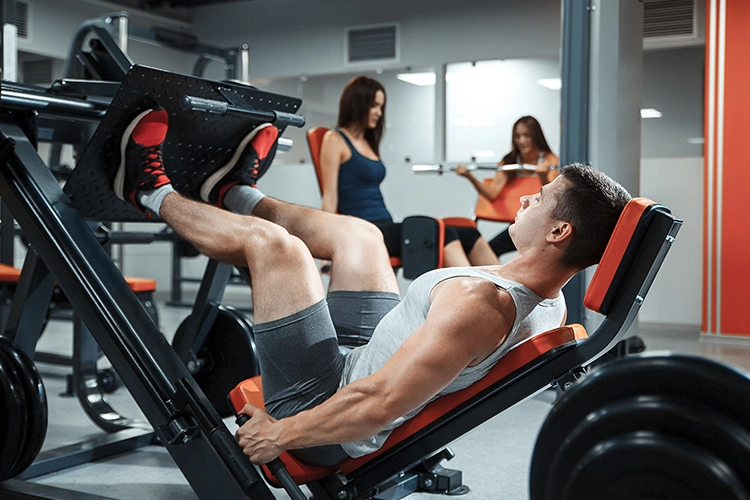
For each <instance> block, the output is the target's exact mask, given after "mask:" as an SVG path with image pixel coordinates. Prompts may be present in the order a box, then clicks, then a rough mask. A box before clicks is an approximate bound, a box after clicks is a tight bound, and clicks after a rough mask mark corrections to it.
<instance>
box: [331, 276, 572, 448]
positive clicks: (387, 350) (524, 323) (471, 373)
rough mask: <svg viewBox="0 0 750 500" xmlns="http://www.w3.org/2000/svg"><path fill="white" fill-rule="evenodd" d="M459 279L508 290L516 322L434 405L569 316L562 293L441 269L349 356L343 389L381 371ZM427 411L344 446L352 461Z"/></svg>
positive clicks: (426, 278) (411, 291) (416, 286)
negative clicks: (437, 291) (434, 300)
mask: <svg viewBox="0 0 750 500" xmlns="http://www.w3.org/2000/svg"><path fill="white" fill-rule="evenodd" d="M458 276H469V277H476V278H481V279H486V280H489V281H491V282H493V283H494V284H495V285H496V286H497V287H498V288H502V289H503V290H506V291H507V292H508V293H509V294H510V296H511V297H512V298H513V302H514V304H515V306H516V317H515V321H514V323H513V327H512V328H511V330H510V333H509V334H508V337H507V339H506V340H505V342H503V343H502V345H501V346H500V347H498V348H497V350H495V351H494V352H493V353H492V354H490V355H489V356H488V357H487V358H486V359H484V360H483V361H482V362H481V363H479V364H477V365H476V366H470V367H468V368H466V369H465V370H464V371H463V372H461V373H460V374H459V376H458V377H457V378H456V379H455V380H454V381H453V382H451V383H450V384H449V385H448V386H447V387H446V388H445V389H443V390H442V391H440V393H438V394H437V395H436V396H435V397H434V398H433V399H432V400H434V399H437V398H438V397H440V396H443V395H445V394H450V393H452V392H456V391H459V390H461V389H464V388H466V387H468V386H470V385H471V384H473V383H474V382H476V381H477V380H479V379H480V378H482V377H484V376H485V375H486V374H487V372H489V370H490V369H491V368H492V367H493V366H494V365H495V363H497V361H498V360H499V359H500V358H501V357H502V356H503V355H504V354H505V353H506V352H508V351H509V350H511V349H512V348H513V347H515V346H517V345H518V344H520V343H521V342H523V341H524V340H527V339H529V338H531V337H532V336H534V335H538V334H540V333H543V332H545V331H547V330H551V329H553V328H557V327H558V326H560V325H561V324H562V321H563V318H564V316H565V298H564V297H563V295H562V294H560V295H559V296H558V297H557V298H554V299H543V298H541V297H539V296H538V295H536V294H535V293H534V292H532V291H531V290H529V289H528V288H526V287H525V286H524V285H522V284H520V283H517V282H515V281H510V280H507V279H504V278H501V277H499V276H497V275H495V274H492V273H489V272H487V271H484V270H482V269H481V268H472V267H464V268H455V267H454V268H446V269H437V270H434V271H430V272H428V273H425V274H423V275H422V276H420V277H419V278H417V279H416V280H414V282H412V284H411V285H410V286H409V289H408V291H407V293H406V295H405V296H404V298H403V300H402V301H401V303H400V304H399V305H397V306H396V307H395V308H394V309H393V310H391V311H390V312H389V313H388V314H387V315H386V316H385V317H384V318H383V319H382V320H381V321H380V323H379V324H378V326H377V327H376V328H375V331H374V332H373V335H372V339H371V340H370V342H369V343H368V344H367V345H364V346H361V347H358V348H356V349H354V350H352V351H351V352H350V353H349V354H348V355H347V357H346V362H345V366H344V372H343V374H342V377H341V384H340V386H341V387H343V386H345V385H347V384H349V383H351V382H353V381H354V380H358V379H360V378H364V377H367V376H368V375H370V374H372V373H375V372H376V371H377V370H379V369H380V368H381V367H382V366H383V365H384V364H385V362H386V361H388V359H390V357H391V356H393V354H394V353H395V352H396V350H398V348H399V347H401V344H403V343H404V341H406V339H407V338H408V337H409V336H410V335H411V334H412V332H414V331H415V330H416V329H417V328H418V327H419V326H420V325H422V323H424V321H425V319H426V318H427V311H428V310H429V308H430V293H431V292H432V289H433V288H434V287H435V286H436V285H437V284H438V283H441V282H442V281H445V280H447V279H450V278H455V277H458ZM432 400H430V401H432ZM422 408H424V406H421V407H419V408H417V409H415V410H414V411H412V412H410V413H408V414H406V415H404V416H403V417H399V418H398V419H396V420H395V421H394V422H393V423H392V424H391V425H389V426H388V427H386V428H385V429H384V430H383V431H381V432H379V433H378V434H376V435H375V436H372V437H371V438H368V439H364V440H362V441H356V442H353V443H344V444H342V445H341V446H342V447H343V448H344V451H346V453H347V454H348V455H349V456H351V457H359V456H362V455H366V454H368V453H372V452H374V451H376V450H377V449H379V448H380V447H381V446H382V445H383V443H384V442H385V440H386V439H387V438H388V436H389V435H390V433H391V431H392V430H393V429H395V428H396V427H398V426H399V425H401V424H402V423H404V422H405V421H406V420H408V419H410V418H412V417H413V416H414V415H416V414H417V413H419V411H420V410H421V409H422Z"/></svg>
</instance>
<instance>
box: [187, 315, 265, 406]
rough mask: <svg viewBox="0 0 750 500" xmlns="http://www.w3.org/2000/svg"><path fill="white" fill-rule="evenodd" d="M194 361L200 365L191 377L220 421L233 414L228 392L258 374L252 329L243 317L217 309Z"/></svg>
mask: <svg viewBox="0 0 750 500" xmlns="http://www.w3.org/2000/svg"><path fill="white" fill-rule="evenodd" d="M198 358H199V359H201V360H202V361H204V364H203V365H202V367H201V369H200V370H199V371H198V372H197V373H195V374H194V375H193V376H194V378H195V381H196V382H197V383H198V385H199V386H200V388H201V389H202V390H203V392H204V393H205V394H206V397H207V398H208V399H209V401H210V402H211V404H212V405H213V406H214V408H215V409H216V411H217V412H218V413H219V415H220V416H221V417H222V418H226V417H229V416H231V415H234V409H233V408H232V406H231V405H230V404H229V402H228V401H227V395H228V394H229V391H231V390H232V389H234V387H235V386H236V385H237V384H238V383H240V382H241V381H243V380H245V379H248V378H250V377H254V376H255V375H258V373H260V371H259V369H258V358H257V354H256V352H255V341H254V340H253V330H252V327H251V326H250V323H248V321H247V319H245V316H244V315H243V314H242V313H241V312H239V311H237V310H235V309H232V308H230V307H226V306H219V311H218V314H217V316H216V320H215V321H214V324H213V325H212V326H211V330H210V332H209V333H208V337H207V338H206V341H205V342H204V343H203V346H202V347H201V349H200V350H199V352H198Z"/></svg>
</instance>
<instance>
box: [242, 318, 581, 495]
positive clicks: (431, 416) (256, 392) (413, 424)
mask: <svg viewBox="0 0 750 500" xmlns="http://www.w3.org/2000/svg"><path fill="white" fill-rule="evenodd" d="M584 338H586V330H585V329H584V328H583V326H581V325H569V326H564V327H561V328H556V329H554V330H549V331H547V332H545V333H542V334H540V335H537V336H535V337H532V338H531V339H529V340H527V341H525V342H523V343H521V344H519V345H517V346H516V347H514V348H513V349H511V350H510V351H509V352H508V353H507V354H506V355H505V356H503V357H502V358H500V360H499V361H498V362H497V364H495V366H494V367H492V369H491V370H490V371H489V372H488V373H487V375H485V376H484V377H483V378H482V379H480V380H478V381H477V382H475V383H474V384H472V385H471V386H469V387H467V388H466V389H463V390H461V391H457V392H454V393H451V394H448V395H445V396H442V397H441V398H439V399H436V400H435V401H433V402H432V403H430V404H428V405H427V406H425V407H424V408H423V409H422V411H420V412H419V413H418V414H417V415H416V416H415V417H414V418H412V419H410V420H408V421H406V422H405V423H404V424H402V425H400V426H399V427H397V428H396V429H394V431H393V432H392V433H391V435H390V436H389V437H388V439H387V440H386V442H385V444H384V445H383V446H382V448H380V449H379V450H378V451H376V452H374V453H370V454H368V455H365V456H363V457H359V458H349V459H346V460H344V461H343V462H341V463H340V464H339V465H338V466H332V467H319V466H316V465H311V464H308V463H306V462H303V461H301V460H298V459H297V458H295V457H294V456H292V455H291V454H289V453H287V452H284V453H283V454H282V455H281V459H282V461H283V462H284V464H285V465H286V468H287V471H288V472H289V474H290V475H291V476H292V477H293V478H294V480H295V482H296V483H297V484H305V483H309V482H312V481H317V480H319V479H322V478H324V477H327V476H330V475H331V474H333V473H335V472H336V471H338V470H341V471H342V472H343V473H344V474H348V473H349V472H351V471H353V470H356V469H357V468H359V467H361V466H362V465H363V464H365V463H367V462H368V461H370V460H372V459H373V458H374V457H376V456H378V455H380V454H381V453H383V452H384V451H386V450H388V449H389V448H391V447H392V446H394V445H396V444H397V443H399V442H400V441H402V440H403V439H405V438H407V437H409V436H411V435H412V434H414V433H415V432H417V431H419V430H420V429H422V428H424V427H426V426H428V425H429V424H431V423H432V422H434V421H435V420H437V418H438V417H440V416H441V415H443V414H445V413H447V412H448V411H450V410H452V409H454V408H456V407H457V406H459V405H460V404H462V403H464V402H466V401H467V400H468V399H470V398H471V397H473V396H475V395H477V394H479V393H480V392H481V391H483V390H485V389H486V388H488V387H489V386H491V385H492V384H494V383H495V382H497V381H498V380H501V379H502V378H504V377H506V376H508V375H509V374H511V373H512V372H514V371H515V370H517V369H518V368H521V367H522V366H524V365H525V364H527V363H529V362H530V361H532V360H534V359H536V358H537V357H539V356H541V355H542V354H544V353H546V352H549V351H551V350H552V349H555V348H557V347H560V346H564V345H569V344H572V343H575V342H578V341H579V340H582V339H584ZM229 399H230V401H231V403H232V406H233V407H234V409H235V411H239V410H241V409H242V407H243V406H244V405H245V403H250V404H252V405H254V406H257V407H260V408H263V389H262V386H261V376H260V375H258V376H256V377H253V378H251V379H248V380H245V381H243V382H240V383H239V384H238V385H237V386H236V387H235V388H234V389H233V390H232V391H231V392H230V394H229ZM263 471H264V473H265V475H266V477H267V478H268V479H269V481H271V482H272V483H273V484H275V485H277V486H278V484H279V483H278V481H277V480H276V478H275V477H273V475H272V474H271V472H270V471H269V470H268V469H267V468H266V467H265V466H264V467H263Z"/></svg>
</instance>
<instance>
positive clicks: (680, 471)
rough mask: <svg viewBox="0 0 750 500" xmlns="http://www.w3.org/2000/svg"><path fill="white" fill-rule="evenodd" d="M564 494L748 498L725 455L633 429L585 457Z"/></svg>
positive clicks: (564, 497)
mask: <svg viewBox="0 0 750 500" xmlns="http://www.w3.org/2000/svg"><path fill="white" fill-rule="evenodd" d="M555 498H556V499H559V500H600V499H603V498H616V499H621V500H641V499H649V500H673V499H675V500H676V499H679V500H714V499H719V498H721V499H722V500H748V498H750V497H749V496H748V493H747V491H746V490H745V489H744V487H743V486H742V484H740V481H739V480H738V477H737V475H736V474H735V473H734V472H733V471H732V470H731V469H730V468H729V467H727V464H726V463H724V462H723V461H722V460H721V459H720V458H718V457H716V456H714V455H713V454H711V453H707V452H706V450H705V449H703V448H701V447H698V446H693V445H692V444H691V443H689V442H684V441H682V440H680V439H673V438H669V437H665V436H662V435H657V434H653V433H648V432H634V433H631V434H626V435H623V436H618V437H616V438H613V439H611V440H608V441H604V442H602V443H600V444H599V445H598V446H597V447H595V448H592V449H591V450H590V451H589V453H588V454H587V455H586V456H584V457H583V458H582V460H581V461H580V463H579V464H578V466H577V467H576V469H575V470H574V471H573V473H572V474H571V475H570V476H569V478H568V480H567V481H566V484H565V486H564V488H563V489H561V490H559V492H556V495H555Z"/></svg>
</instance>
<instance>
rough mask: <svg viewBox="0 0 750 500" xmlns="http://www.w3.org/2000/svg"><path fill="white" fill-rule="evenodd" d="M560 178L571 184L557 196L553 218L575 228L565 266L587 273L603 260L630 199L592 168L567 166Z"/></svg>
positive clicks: (564, 262) (562, 170) (624, 191)
mask: <svg viewBox="0 0 750 500" xmlns="http://www.w3.org/2000/svg"><path fill="white" fill-rule="evenodd" d="M560 176H561V177H563V178H564V179H565V180H566V181H568V186H567V187H566V188H565V189H564V190H562V191H561V192H560V194H559V195H558V198H557V204H556V205H555V209H554V210H553V211H552V218H553V219H555V220H561V221H565V222H569V223H570V224H571V225H572V226H573V234H572V239H571V242H570V245H568V248H567V249H566V251H565V254H564V255H563V257H562V264H563V265H564V266H566V267H569V268H573V269H585V268H587V267H589V266H592V265H594V264H597V263H598V262H599V261H600V260H601V258H602V254H604V249H605V248H606V246H607V243H609V238H610V237H611V236H612V232H613V231H614V229H615V225H616V224H617V220H618V219H619V218H620V214H621V213H622V210H623V209H624V208H625V205H626V204H627V203H628V201H630V198H631V197H630V194H629V193H628V192H627V191H626V190H625V188H623V187H622V186H621V185H620V184H618V183H617V182H615V181H614V180H612V179H611V178H609V177H608V176H607V175H605V174H604V173H602V172H600V171H599V170H596V169H595V168H593V167H591V166H589V165H583V164H580V163H573V164H571V165H566V166H565V167H563V168H562V169H561V170H560Z"/></svg>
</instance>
